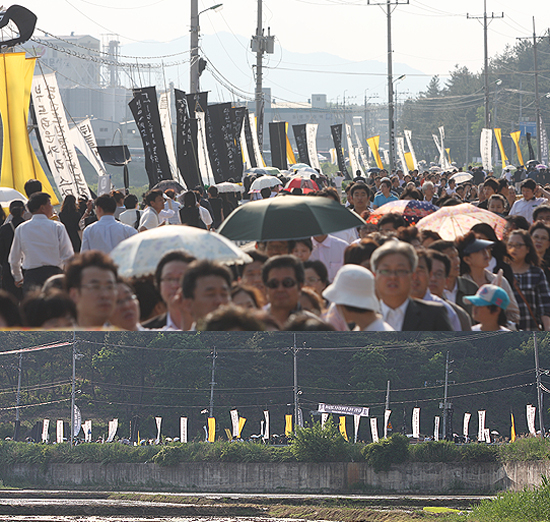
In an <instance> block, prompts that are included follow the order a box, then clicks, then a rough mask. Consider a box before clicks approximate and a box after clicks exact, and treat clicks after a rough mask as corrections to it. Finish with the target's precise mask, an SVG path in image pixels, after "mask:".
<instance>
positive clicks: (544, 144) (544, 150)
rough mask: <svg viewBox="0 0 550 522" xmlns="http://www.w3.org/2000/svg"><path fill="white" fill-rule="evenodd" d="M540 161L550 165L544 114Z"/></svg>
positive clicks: (541, 126)
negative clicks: (549, 162)
mask: <svg viewBox="0 0 550 522" xmlns="http://www.w3.org/2000/svg"><path fill="white" fill-rule="evenodd" d="M540 155H541V157H540V162H541V163H542V164H544V165H548V135H547V134H546V127H545V126H544V124H543V123H542V114H541V115H540Z"/></svg>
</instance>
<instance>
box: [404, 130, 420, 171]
mask: <svg viewBox="0 0 550 522" xmlns="http://www.w3.org/2000/svg"><path fill="white" fill-rule="evenodd" d="M403 134H404V135H405V139H406V140H407V146H408V147H409V151H410V153H411V157H412V160H413V165H414V168H415V169H418V161H416V154H415V152H414V148H413V144H412V131H410V130H404V131H403Z"/></svg>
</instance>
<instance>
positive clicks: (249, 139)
mask: <svg viewBox="0 0 550 522" xmlns="http://www.w3.org/2000/svg"><path fill="white" fill-rule="evenodd" d="M245 111H246V113H245V116H244V122H243V125H244V137H245V139H246V149H247V150H248V158H249V159H250V165H251V166H252V168H254V167H259V165H258V162H257V161H256V154H255V153H254V137H253V136H252V126H251V125H250V114H249V112H248V109H245Z"/></svg>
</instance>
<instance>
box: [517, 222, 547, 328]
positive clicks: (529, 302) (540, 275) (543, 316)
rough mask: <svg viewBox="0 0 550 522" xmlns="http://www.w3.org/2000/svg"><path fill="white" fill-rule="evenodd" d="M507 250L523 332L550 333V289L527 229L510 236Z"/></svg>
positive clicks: (520, 326) (519, 230) (520, 325)
mask: <svg viewBox="0 0 550 522" xmlns="http://www.w3.org/2000/svg"><path fill="white" fill-rule="evenodd" d="M507 247H508V256H509V258H510V266H511V267H512V270H513V272H514V276H515V282H514V287H513V289H514V294H515V296H516V301H517V303H518V306H519V310H520V319H519V329H520V330H530V331H536V330H540V329H541V327H542V329H543V330H550V287H549V286H548V281H546V277H545V276H544V272H543V271H542V269H541V268H540V266H539V264H540V261H539V255H538V254H537V251H536V249H535V245H534V244H533V239H532V238H531V236H530V235H529V232H527V230H521V229H518V230H514V231H512V232H511V233H510V235H509V237H508V243H507Z"/></svg>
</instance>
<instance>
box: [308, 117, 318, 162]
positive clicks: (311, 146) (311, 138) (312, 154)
mask: <svg viewBox="0 0 550 522" xmlns="http://www.w3.org/2000/svg"><path fill="white" fill-rule="evenodd" d="M318 127H319V124H318V123H306V140H307V152H308V154H309V162H310V163H311V166H312V167H313V168H314V169H319V170H321V165H320V163H319V153H318V152H317V129H318Z"/></svg>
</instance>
